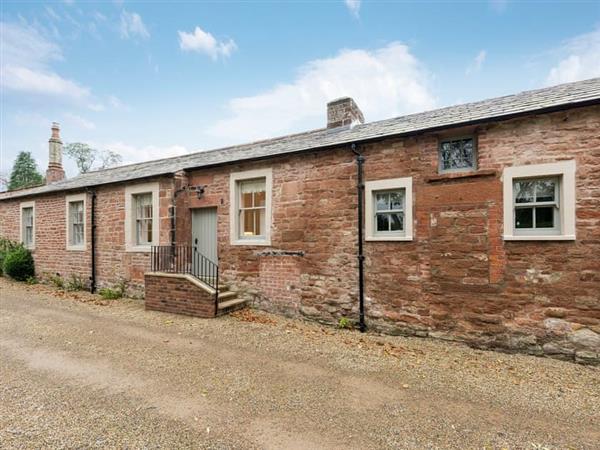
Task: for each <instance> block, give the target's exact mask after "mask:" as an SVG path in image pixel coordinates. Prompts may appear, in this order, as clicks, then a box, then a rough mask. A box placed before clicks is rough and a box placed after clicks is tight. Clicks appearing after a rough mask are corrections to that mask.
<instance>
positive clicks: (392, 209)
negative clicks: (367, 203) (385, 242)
mask: <svg viewBox="0 0 600 450" xmlns="http://www.w3.org/2000/svg"><path fill="white" fill-rule="evenodd" d="M373 195H374V197H375V198H374V203H375V217H374V220H375V227H374V228H375V232H376V233H383V234H386V233H402V232H403V231H404V189H399V190H394V191H375V192H374V193H373Z"/></svg>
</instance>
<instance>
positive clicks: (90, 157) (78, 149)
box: [64, 142, 122, 173]
mask: <svg viewBox="0 0 600 450" xmlns="http://www.w3.org/2000/svg"><path fill="white" fill-rule="evenodd" d="M64 151H65V154H66V155H67V156H68V157H69V158H71V159H72V160H73V161H74V162H75V164H76V165H77V168H78V169H79V173H86V172H89V171H90V170H97V169H107V168H109V167H114V166H118V165H119V164H120V163H121V161H122V158H121V155H119V154H118V153H115V152H113V151H111V150H97V149H95V148H93V147H90V146H89V145H88V144H84V143H82V142H73V143H71V144H67V145H65V148H64ZM98 160H99V161H100V163H99V164H97V165H96V166H95V167H94V163H95V162H96V161H98Z"/></svg>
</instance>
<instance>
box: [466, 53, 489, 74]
mask: <svg viewBox="0 0 600 450" xmlns="http://www.w3.org/2000/svg"><path fill="white" fill-rule="evenodd" d="M486 58H487V52H486V51H485V50H481V51H480V52H479V53H477V56H475V58H474V59H473V61H472V62H471V64H469V66H468V67H467V69H466V70H465V73H466V74H467V75H471V74H472V73H475V72H479V71H480V70H481V67H483V63H484V62H485V59H486Z"/></svg>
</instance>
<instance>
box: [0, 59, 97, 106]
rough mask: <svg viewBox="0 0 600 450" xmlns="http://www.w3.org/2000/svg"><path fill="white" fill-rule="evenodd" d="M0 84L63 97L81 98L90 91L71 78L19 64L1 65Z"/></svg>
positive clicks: (7, 87) (19, 89)
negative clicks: (0, 78)
mask: <svg viewBox="0 0 600 450" xmlns="http://www.w3.org/2000/svg"><path fill="white" fill-rule="evenodd" d="M2 86H3V87H4V88H6V89H12V90H14V91H24V92H28V93H32V94H46V95H55V96H59V97H63V98H67V97H68V98H72V99H76V100H79V99H82V98H85V97H87V96H89V94H90V91H89V90H88V89H87V88H84V87H81V86H80V85H78V84H77V83H75V82H74V81H71V80H67V79H65V78H62V77H61V76H59V75H57V74H55V73H53V72H46V73H45V72H40V71H37V70H32V69H28V68H27V67H19V66H3V67H2Z"/></svg>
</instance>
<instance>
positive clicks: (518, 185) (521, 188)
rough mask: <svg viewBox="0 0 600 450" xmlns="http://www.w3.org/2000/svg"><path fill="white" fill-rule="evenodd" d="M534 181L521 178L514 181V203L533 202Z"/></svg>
mask: <svg viewBox="0 0 600 450" xmlns="http://www.w3.org/2000/svg"><path fill="white" fill-rule="evenodd" d="M534 183H535V182H534V181H531V180H521V181H515V183H514V190H515V202H516V203H531V202H533V189H534Z"/></svg>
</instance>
